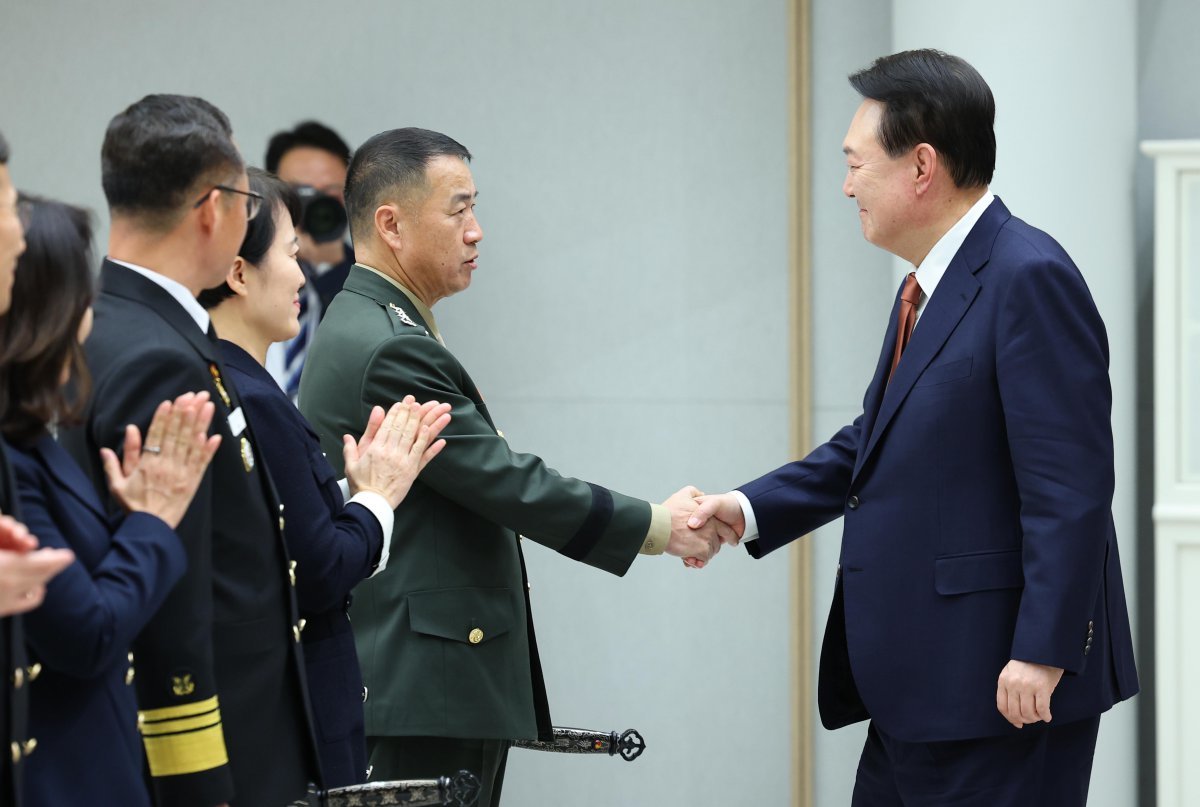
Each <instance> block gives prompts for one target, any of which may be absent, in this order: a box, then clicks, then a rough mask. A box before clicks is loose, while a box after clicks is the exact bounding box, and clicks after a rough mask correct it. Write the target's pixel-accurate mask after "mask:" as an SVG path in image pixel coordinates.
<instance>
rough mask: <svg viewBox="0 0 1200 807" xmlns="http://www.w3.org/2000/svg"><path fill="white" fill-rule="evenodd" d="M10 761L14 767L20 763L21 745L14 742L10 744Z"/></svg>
mask: <svg viewBox="0 0 1200 807" xmlns="http://www.w3.org/2000/svg"><path fill="white" fill-rule="evenodd" d="M12 761H13V764H14V765H16V764H17V763H18V762H20V761H21V744H20V743H19V742H17V741H16V740H13V743H12Z"/></svg>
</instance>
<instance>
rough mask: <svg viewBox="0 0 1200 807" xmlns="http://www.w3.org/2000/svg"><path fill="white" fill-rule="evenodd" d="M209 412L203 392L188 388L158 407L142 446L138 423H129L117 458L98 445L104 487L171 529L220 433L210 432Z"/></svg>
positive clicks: (210, 407) (192, 493)
mask: <svg viewBox="0 0 1200 807" xmlns="http://www.w3.org/2000/svg"><path fill="white" fill-rule="evenodd" d="M213 412H214V407H213V404H212V402H211V401H210V400H209V399H208V393H207V392H201V393H193V392H189V393H187V394H185V395H180V396H179V397H178V398H176V399H175V401H174V402H171V401H163V402H162V403H160V404H159V405H158V409H156V410H155V412H154V419H153V420H151V421H150V427H149V428H148V429H146V442H145V444H144V445H143V443H142V435H141V433H140V432H139V431H138V428H137V426H134V425H129V426H126V427H125V446H124V450H123V452H122V455H123V456H122V458H121V459H117V454H116V452H114V451H113V450H112V449H111V448H102V449H100V458H101V460H102V461H103V463H104V473H105V474H106V475H107V476H108V488H109V490H111V491H112V494H113V497H114V498H116V500H117V501H118V502H120V503H121V506H122V507H124V508H125V510H126V511H128V512H141V513H150V514H151V515H155V516H158V517H159V518H161V519H162V520H163V521H165V522H166V523H167V524H168V525H169V526H170V527H171V529H174V528H175V527H177V526H178V525H179V522H180V521H181V520H182V519H183V514H184V513H186V512H187V509H188V505H190V504H191V503H192V497H193V496H195V495H196V488H198V487H199V486H200V480H201V479H202V478H203V477H204V471H205V470H206V469H207V468H208V463H209V462H210V461H211V460H212V458H213V455H214V454H216V453H217V447H218V446H220V445H221V436H220V435H219V434H216V435H213V436H212V437H209V436H208V427H209V424H211V423H212V419H213Z"/></svg>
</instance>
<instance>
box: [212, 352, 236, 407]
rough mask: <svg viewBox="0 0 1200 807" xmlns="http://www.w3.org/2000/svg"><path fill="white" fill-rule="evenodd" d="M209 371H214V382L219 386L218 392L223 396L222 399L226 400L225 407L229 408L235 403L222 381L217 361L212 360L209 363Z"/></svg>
mask: <svg viewBox="0 0 1200 807" xmlns="http://www.w3.org/2000/svg"><path fill="white" fill-rule="evenodd" d="M208 372H210V373H212V378H213V384H215V385H216V387H217V394H218V395H220V396H221V400H222V401H224V402H225V407H226V408H229V407H230V406H232V405H233V404H232V403H230V401H229V393H228V392H226V391H225V384H224V382H222V381H221V371H220V370H219V369H217V363H216V362H212V363H210V364H209V365H208Z"/></svg>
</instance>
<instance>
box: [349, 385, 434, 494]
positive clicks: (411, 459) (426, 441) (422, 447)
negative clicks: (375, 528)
mask: <svg viewBox="0 0 1200 807" xmlns="http://www.w3.org/2000/svg"><path fill="white" fill-rule="evenodd" d="M449 422H450V404H443V403H438V402H437V401H427V402H426V403H423V404H418V403H417V402H416V399H415V398H413V396H411V395H408V396H406V397H405V398H404V400H403V401H402V402H400V403H395V404H392V407H391V409H389V410H388V412H387V414H386V415H384V413H383V407H381V406H376V407H375V408H374V409H372V410H371V416H370V418H368V419H367V428H366V430H365V431H364V432H363V436H362V438H361V439H359V440H358V441H357V442H356V441H355V440H354V438H353V437H351V436H350V435H348V434H347V435H345V436H343V437H342V443H343V445H342V457H343V459H344V460H345V466H346V481H347V482H348V483H349V485H350V492H351V494H355V493H358V492H359V491H364V490H370V491H374V492H375V493H378V494H380V495H381V496H383V497H384V498H385V499H387V501H388V504H389V505H390V506H391V507H392V509H393V510H394V509H396V507H398V506H399V505H400V502H402V501H404V497H405V496H407V495H408V491H409V489H410V488H411V487H412V483H413V480H415V479H416V478H417V475H418V474H420V473H421V471H422V470H424V468H425V466H426V465H428V464H429V461H430V460H432V459H433V458H434V457H436V456H437V455H438V454H439V453H441V451H442V449H443V448H445V447H446V441H445V440H444V439H438V435H439V434H441V433H442V429H444V428H446V424H448V423H449Z"/></svg>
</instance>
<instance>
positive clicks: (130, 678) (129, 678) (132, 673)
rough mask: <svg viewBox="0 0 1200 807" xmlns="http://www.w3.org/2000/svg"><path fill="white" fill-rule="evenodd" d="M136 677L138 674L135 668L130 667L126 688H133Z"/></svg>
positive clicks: (126, 674)
mask: <svg viewBox="0 0 1200 807" xmlns="http://www.w3.org/2000/svg"><path fill="white" fill-rule="evenodd" d="M134 675H136V673H135V672H134V671H133V667H130V668H129V669H128V670H126V671H125V686H127V687H128V686H133V677H134Z"/></svg>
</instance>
